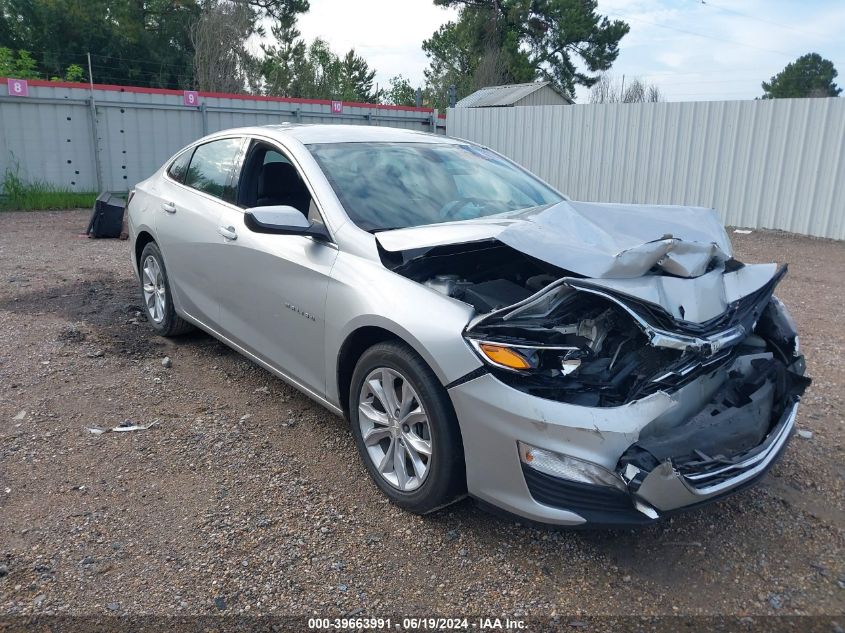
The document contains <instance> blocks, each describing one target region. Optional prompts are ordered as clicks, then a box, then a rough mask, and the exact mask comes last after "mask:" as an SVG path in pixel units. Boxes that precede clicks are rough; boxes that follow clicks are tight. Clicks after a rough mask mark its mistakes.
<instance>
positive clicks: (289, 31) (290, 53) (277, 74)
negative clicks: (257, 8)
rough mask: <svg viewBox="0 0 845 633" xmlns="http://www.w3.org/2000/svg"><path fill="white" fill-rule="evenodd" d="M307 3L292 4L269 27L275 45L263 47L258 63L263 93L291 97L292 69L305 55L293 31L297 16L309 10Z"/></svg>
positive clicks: (295, 32) (303, 48)
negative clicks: (262, 54) (259, 62)
mask: <svg viewBox="0 0 845 633" xmlns="http://www.w3.org/2000/svg"><path fill="white" fill-rule="evenodd" d="M308 9H309V6H308V0H300V1H299V2H291V3H289V4H288V7H287V9H286V10H285V11H283V12H281V13H280V14H279V15H277V17H276V21H275V23H274V24H273V25H272V26H271V27H270V34H271V35H272V36H273V39H275V40H276V42H277V43H278V45H276V46H266V45H262V46H261V49H262V51H263V53H264V59H263V60H262V62H261V74H262V76H263V77H264V92H265V93H266V94H271V95H279V96H282V97H291V96H293V95H292V94H291V89H292V86H293V82H294V72H295V71H294V68H295V65H296V62H297V60H301V59H302V58H304V57H305V54H306V48H307V47H306V45H305V41H304V40H302V39H301V38H300V35H301V33H300V32H299V29H297V28H296V21H297V17H298V14H300V13H304V12H306V11H308Z"/></svg>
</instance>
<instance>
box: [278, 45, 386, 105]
mask: <svg viewBox="0 0 845 633" xmlns="http://www.w3.org/2000/svg"><path fill="white" fill-rule="evenodd" d="M277 32H281V31H280V30H279V29H277ZM292 33H293V31H289V32H288V39H287V41H284V40H283V41H281V42H280V46H277V47H272V48H265V51H266V52H267V53H268V54H267V57H265V59H264V61H263V64H262V73H263V75H264V81H265V85H264V92H265V93H266V94H273V95H282V96H286V97H300V98H304V99H339V100H342V101H360V102H369V103H375V102H376V101H378V98H379V94H380V92H376V91H375V90H374V89H373V82H374V79H375V75H376V72H375V70H371V69H370V67H369V64H367V61H366V60H365V59H364V58H363V57H361V56H359V55H358V54H356V53H355V50H354V49H353V50H350V51H349V52H348V53H346V55H344V57H343V58H340V57H338V56H337V55H336V54H335V53H334V52H333V51H332V50H331V48H330V47H329V44H328V42H326V41H325V40H323V39H321V38H319V37H318V38H316V39H315V40H314V41H313V42H311V44H310V46H308V47H307V48H306V47H305V43H304V42H302V41H301V40H298V39H296V38H297V37H298V32H297V33H296V35H294V36H291V34H292Z"/></svg>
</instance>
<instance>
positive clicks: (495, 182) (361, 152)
mask: <svg viewBox="0 0 845 633" xmlns="http://www.w3.org/2000/svg"><path fill="white" fill-rule="evenodd" d="M308 149H309V150H310V151H311V154H313V156H314V158H315V159H316V160H317V162H318V163H319V165H320V167H321V168H322V170H323V172H324V173H325V174H326V177H327V178H328V179H329V182H330V183H331V185H332V187H333V188H334V191H335V193H336V194H337V197H338V198H339V199H340V201H341V203H342V204H343V206H344V207H345V209H346V213H347V214H348V215H349V217H350V219H351V220H352V221H353V222H354V223H355V224H356V225H358V226H359V227H361V228H362V229H364V230H366V231H384V230H389V229H397V228H405V227H409V226H420V225H423V224H438V223H440V222H450V221H453V220H470V219H474V218H482V217H486V216H491V215H497V214H500V213H506V212H509V211H518V210H521V209H527V208H531V207H538V206H543V205H549V204H554V203H557V202H560V201H561V200H562V198H561V197H560V195H559V194H557V193H555V192H554V191H553V190H551V189H550V188H549V187H547V186H546V185H544V184H543V183H541V182H540V181H539V180H537V179H536V178H533V177H532V176H530V175H529V174H527V173H526V172H524V171H522V170H520V169H519V168H517V167H515V166H514V165H512V164H511V163H509V162H508V161H506V160H504V159H503V158H501V157H500V156H497V155H496V154H495V153H493V152H491V151H489V150H485V149H483V148H480V147H475V146H473V145H455V144H446V143H443V144H433V143H333V144H325V145H309V146H308Z"/></svg>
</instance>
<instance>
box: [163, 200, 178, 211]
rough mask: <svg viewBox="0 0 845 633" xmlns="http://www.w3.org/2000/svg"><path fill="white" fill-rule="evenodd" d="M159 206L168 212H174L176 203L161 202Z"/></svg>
mask: <svg viewBox="0 0 845 633" xmlns="http://www.w3.org/2000/svg"><path fill="white" fill-rule="evenodd" d="M161 208H162V209H164V210H165V211H167V212H168V213H176V205H175V204H174V203H172V202H162V203H161Z"/></svg>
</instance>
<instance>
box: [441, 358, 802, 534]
mask: <svg viewBox="0 0 845 633" xmlns="http://www.w3.org/2000/svg"><path fill="white" fill-rule="evenodd" d="M732 369H733V368H732V367H727V368H723V369H720V370H717V371H715V372H713V373H712V374H710V375H707V376H703V377H701V378H699V379H697V380H695V381H693V382H691V383H689V384H687V385H686V386H684V387H682V388H680V389H678V390H677V391H675V392H674V393H672V394H667V393H665V392H662V391H661V392H657V393H654V394H652V395H650V396H647V397H646V398H643V399H641V400H638V401H634V402H631V403H629V404H626V405H624V406H621V407H609V408H591V407H583V406H577V405H571V404H567V403H562V402H556V401H551V400H546V399H542V398H538V397H535V396H531V395H529V394H526V393H524V392H521V391H519V390H516V389H513V388H511V387H508V386H507V385H505V384H503V383H502V382H500V381H499V380H497V379H496V378H494V377H493V376H491V375H489V374H487V375H484V376H481V377H479V378H476V379H474V380H471V381H468V382H466V383H463V384H460V385H457V386H455V387H453V388H452V389H450V391H449V393H450V395H451V397H452V401H453V404H454V406H455V409H456V412H457V415H458V420H459V422H460V426H461V433H462V435H463V443H464V453H465V459H466V472H467V487H468V491H469V493H470V494H471V495H472V496H474V497H476V498H478V499H480V500H482V501H484V502H487V503H489V504H492V505H494V506H496V507H498V508H500V509H503V510H505V511H507V512H510V513H513V514H516V515H518V516H521V517H524V518H526V519H529V520H532V521H538V522H542V523H549V524H556V525H566V526H577V525H581V524H585V523H590V524H597V525H598V524H602V525H641V524H645V523H650V522H652V521H655V520H658V519H660V518H662V517H663V516H664V515H666V514H667V513H671V512H674V511H677V510H681V509H685V508H690V507H693V506H696V505H699V504H701V503H705V502H710V501H713V500H715V499H718V498H722V497H724V496H726V495H728V494H730V493H733V492H736V491H738V490H741V489H743V488H746V487H747V486H749V485H752V484H753V483H755V482H756V481H757V480H759V479H760V478H761V477H762V476H763V475H764V474H765V473H766V472H767V471H768V469H769V468H771V466H772V465H773V464H774V462H775V461H776V459H777V458H778V457H779V456H780V455H781V454H782V452H783V450H784V447H785V446H786V443H787V442H788V440H789V437H790V435H791V433H792V431H793V428H794V425H795V416H796V413H797V409H798V402H797V398H794V399H793V400H792V401H790V402H789V403H788V404H787V406H786V407H785V408H784V409H783V412H782V413H781V414H780V416H779V417H778V420H777V421H776V422H775V423H774V424H772V425H771V426H770V429H769V431H768V433H767V434H766V436H765V438H764V439H763V441H762V442H761V443H759V444H758V445H757V446H755V447H753V448H751V449H749V450H747V451H745V452H743V453H741V454H739V455H737V456H735V458H734V459H733V460H731V461H730V463H724V464H719V463H716V464H715V465H713V464H712V463H710V464H708V465H707V466H706V467H702V469H701V471H700V472H697V471H695V470H693V469H690V468H689V467H688V466H684V467H682V468H678V467H676V466H675V465H674V464H673V462H672V460H670V459H665V460H664V461H662V462H661V463H660V464H659V465H657V466H656V467H655V468H653V469H651V470H650V471H649V472H645V471H644V470H641V469H638V468H637V467H635V466H633V465H631V464H627V465H625V464H622V463H620V457H621V456H622V455H623V454H625V452H626V450H628V449H629V448H630V447H631V446H632V445H634V444H635V443H636V442H637V441H638V439H639V438H640V435H641V432H642V431H643V430H644V429H645V428H646V427H649V428H650V429H654V428H665V429H669V430H670V431H669V432H671V429H675V428H678V427H679V426H680V425H683V423H684V421H686V420H689V419H691V418H693V417H694V416H695V415H696V414H699V412H700V411H701V410H702V409H703V408H704V407H706V406H708V403H709V402H710V400H711V398H712V397H714V394H716V393H717V392H718V391H719V389H720V388H722V387H723V385H725V384H726V382H727V381H728V380H729V374H730V372H731V371H732ZM769 413H770V412H769ZM517 442H525V443H527V444H531V445H533V446H538V447H541V448H543V449H546V450H550V451H555V452H557V453H559V454H562V455H569V456H572V457H576V458H578V459H581V460H586V461H588V462H591V463H594V464H598V465H600V466H602V467H604V468H605V469H607V470H608V471H611V472H616V473H618V474H619V476H620V478H622V480H623V481H624V482H625V484H626V485H627V492H626V491H624V490H619V489H614V488H610V487H607V486H598V485H591V484H586V483H581V482H575V481H570V480H566V479H562V478H558V477H553V476H551V475H549V474H546V473H543V472H539V471H537V470H535V469H533V468H531V467H530V466H527V465H525V464H523V463H522V462H521V461H520V458H519V454H518V449H517Z"/></svg>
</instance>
